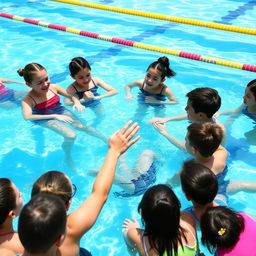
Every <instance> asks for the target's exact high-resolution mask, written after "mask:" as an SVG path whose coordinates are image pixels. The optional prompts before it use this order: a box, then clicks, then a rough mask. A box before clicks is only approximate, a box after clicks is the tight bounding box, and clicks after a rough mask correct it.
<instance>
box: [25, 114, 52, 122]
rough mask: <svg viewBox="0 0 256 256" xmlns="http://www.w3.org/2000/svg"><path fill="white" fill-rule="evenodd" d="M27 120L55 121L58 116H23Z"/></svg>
mask: <svg viewBox="0 0 256 256" xmlns="http://www.w3.org/2000/svg"><path fill="white" fill-rule="evenodd" d="M23 117H24V119H25V120H30V121H32V120H43V119H55V118H56V115H55V114H52V115H33V114H31V115H23Z"/></svg>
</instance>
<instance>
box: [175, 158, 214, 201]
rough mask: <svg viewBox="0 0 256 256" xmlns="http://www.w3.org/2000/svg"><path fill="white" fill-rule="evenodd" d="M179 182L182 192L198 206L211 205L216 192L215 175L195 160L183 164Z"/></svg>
mask: <svg viewBox="0 0 256 256" xmlns="http://www.w3.org/2000/svg"><path fill="white" fill-rule="evenodd" d="M180 181H181V187H182V190H183V192H184V193H185V194H186V195H188V196H189V197H191V199H192V200H193V201H195V202H196V203H198V204H200V205H206V204H208V203H211V202H212V201H213V199H214V198H215V196H216V194H217V191H218V181H217V177H216V176H215V174H214V173H213V172H212V171H211V170H210V169H209V168H208V167H206V166H204V165H202V164H199V163H197V162H196V161H195V160H189V161H186V162H184V163H183V167H182V170H181V172H180Z"/></svg>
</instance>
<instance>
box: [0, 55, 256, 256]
mask: <svg viewBox="0 0 256 256" xmlns="http://www.w3.org/2000/svg"><path fill="white" fill-rule="evenodd" d="M69 69H70V74H71V77H72V78H73V79H74V80H75V81H74V83H72V84H71V85H70V86H68V87H67V89H66V90H65V89H63V88H61V87H60V86H58V85H55V84H51V83H50V80H49V77H48V74H47V71H46V69H45V68H44V67H43V66H41V65H40V64H36V63H31V64H28V65H26V66H25V68H24V69H20V70H19V71H18V73H19V74H20V75H21V76H23V77H24V80H25V83H26V85H27V86H29V87H30V91H28V92H27V94H26V96H25V97H24V98H23V100H22V112H23V116H24V118H25V119H26V120H31V121H33V122H34V123H36V124H39V125H41V126H43V127H45V128H48V129H51V130H53V131H55V132H56V133H58V134H60V135H62V136H63V137H64V142H63V144H62V148H63V150H64V153H65V159H66V162H67V164H68V165H69V167H70V168H71V169H75V164H74V161H73V159H72V153H71V149H72V146H73V144H74V141H75V138H76V133H75V132H74V131H73V130H72V129H71V128H70V127H69V126H70V125H71V126H72V127H74V128H75V129H77V130H80V131H84V132H86V133H88V134H89V135H92V136H94V137H97V138H98V139H101V140H102V141H103V142H104V143H107V139H106V137H105V136H104V135H103V134H101V132H99V131H98V130H97V129H96V128H94V127H90V126H87V125H86V124H84V123H83V122H82V121H81V120H79V118H78V117H76V116H75V114H74V113H73V112H71V111H70V110H68V109H67V108H65V107H64V106H63V105H62V104H61V103H60V97H59V96H58V94H60V95H62V96H64V97H66V99H65V103H66V105H73V109H77V110H78V111H79V112H81V111H83V110H84V109H85V107H89V108H91V109H92V110H93V112H94V113H95V115H96V117H97V118H98V119H99V120H101V119H102V118H103V117H104V108H103V105H102V104H101V102H100V99H101V98H104V97H109V96H112V95H114V94H116V93H117V91H116V90H115V89H114V88H112V87H111V86H110V85H108V84H106V83H105V82H104V81H103V80H101V79H99V78H96V77H93V78H92V77H91V68H90V65H89V63H88V62H87V61H86V60H85V59H83V58H82V57H77V58H74V59H72V61H71V62H70V64H69ZM174 75H175V72H174V71H173V70H171V69H170V64H169V60H168V58H167V57H162V58H159V59H158V60H157V61H155V62H153V63H152V64H150V65H149V67H148V69H147V71H146V76H145V78H144V79H141V80H137V81H135V82H134V83H130V84H128V85H127V86H126V87H125V90H126V97H127V99H130V98H132V95H131V88H133V87H135V86H138V87H139V89H140V92H139V95H138V109H137V111H136V114H135V116H134V119H135V120H136V121H139V120H140V119H139V118H138V117H139V115H138V114H141V113H143V112H145V111H146V110H147V109H148V108H149V107H153V109H154V110H155V115H156V116H157V115H159V117H155V118H153V119H152V120H150V121H149V123H152V124H153V126H154V128H155V129H156V130H157V131H158V132H159V133H160V134H162V135H163V136H164V137H166V138H167V139H168V140H169V141H170V142H171V143H172V144H173V145H175V146H177V147H178V148H179V149H181V150H183V151H185V152H187V153H189V154H191V155H192V156H193V157H194V159H193V160H190V161H187V162H185V163H184V164H183V167H182V168H181V171H180V172H178V173H177V174H175V175H174V176H173V177H170V179H169V180H168V181H167V182H166V183H167V184H160V185H153V184H154V183H155V181H156V177H155V176H156V172H157V168H158V164H157V157H156V155H155V153H154V152H152V151H150V150H145V151H143V153H142V154H141V156H140V157H139V158H138V160H137V162H136V164H135V166H134V168H133V169H132V170H129V168H128V167H127V166H126V164H125V160H124V156H122V157H120V155H121V154H122V153H124V152H125V151H126V150H127V149H128V148H129V147H130V146H131V145H132V144H133V143H135V142H136V141H137V140H138V139H139V137H137V138H136V139H133V137H134V135H135V133H136V132H137V131H138V129H139V127H138V124H137V123H135V124H133V125H131V122H128V123H127V124H126V125H125V126H124V127H123V128H122V129H121V130H119V131H117V132H115V133H114V134H113V135H112V136H111V138H110V139H109V141H108V145H109V151H108V153H107V156H106V159H105V162H104V164H103V166H102V168H101V169H100V170H95V171H91V174H93V175H97V177H96V180H95V182H94V186H93V190H92V193H91V195H90V196H89V197H88V198H87V199H86V200H85V201H84V202H83V203H82V204H81V206H80V207H79V208H78V209H76V210H75V211H73V212H72V213H71V214H69V215H68V216H66V214H65V213H64V214H63V212H64V210H65V211H66V210H68V209H69V206H70V202H71V198H72V196H73V195H74V193H75V190H76V188H75V186H73V185H72V183H71V181H70V179H69V178H68V177H67V176H66V175H65V174H64V173H61V172H58V171H50V172H47V173H45V174H43V175H42V176H41V177H40V178H39V179H38V180H37V181H36V182H35V183H34V185H33V188H32V193H31V196H32V199H31V201H30V202H29V203H28V204H27V205H26V206H25V207H23V210H22V213H21V215H20V217H19V225H18V231H19V238H18V236H17V233H15V232H14V230H13V226H12V220H13V218H14V217H16V216H18V214H19V211H20V208H21V197H20V193H19V191H18V189H17V188H16V186H15V185H14V184H13V183H12V182H11V181H10V180H8V179H4V178H3V179H0V182H1V183H2V184H3V185H1V186H0V189H1V190H2V192H1V191H0V200H6V201H4V202H7V201H10V202H11V200H10V199H9V197H10V196H12V204H9V203H8V204H7V203H3V204H0V205H1V207H2V208H3V209H2V210H1V209H0V212H2V213H3V214H2V217H1V219H0V251H1V250H6V251H7V252H8V254H6V255H15V254H22V255H23V256H28V255H39V254H40V255H45V256H46V255H54V256H56V255H62V256H65V255H67V256H68V255H70V256H77V255H90V254H89V252H87V251H86V250H85V249H82V248H80V246H79V242H80V239H81V237H82V236H83V235H84V234H85V233H86V232H87V231H88V230H89V229H90V228H91V227H92V226H93V224H94V223H95V221H96V219H97V217H98V215H99V213H100V211H101V208H102V206H103V205H104V203H105V201H106V199H107V196H108V194H109V191H110V188H111V185H112V183H113V182H115V183H116V184H118V185H119V186H120V187H122V189H123V191H121V192H117V193H116V195H117V196H120V197H129V196H134V195H142V194H143V197H142V200H141V202H140V203H139V206H138V211H139V213H140V214H141V218H142V223H143V225H144V229H141V228H140V227H139V223H138V222H137V221H136V220H135V219H133V220H129V219H126V220H125V222H124V224H123V227H124V239H125V242H126V244H127V248H128V251H129V253H130V254H131V255H136V253H139V255H141V256H144V255H146V256H147V255H149V256H153V255H160V256H162V255H167V256H169V255H197V254H198V253H199V251H200V249H199V242H198V238H197V234H196V226H197V225H198V226H199V225H200V227H201V231H202V242H203V244H205V245H206V246H207V247H208V249H209V250H210V252H213V250H215V248H216V249H217V250H216V252H217V255H219V256H221V255H241V256H242V255H254V252H255V249H256V245H255V243H254V242H253V237H254V236H253V235H254V234H255V232H256V221H255V220H254V219H253V218H252V217H251V216H248V215H247V214H245V213H241V212H239V213H236V212H234V211H233V210H232V209H230V208H228V207H227V193H234V192H237V191H240V190H243V191H248V192H254V191H256V182H246V181H230V180H227V179H226V174H227V171H228V168H227V166H226V160H227V156H228V152H227V150H226V149H225V148H224V147H223V145H225V140H226V136H225V134H226V131H225V127H224V126H223V125H222V124H221V123H220V122H219V121H217V120H216V119H215V118H214V115H215V116H216V113H217V111H218V110H219V108H220V106H221V98H220V96H219V95H218V92H217V91H216V90H214V89H212V88H207V87H203V88H196V89H194V90H192V91H190V92H189V93H188V94H187V95H186V96H187V97H188V101H187V106H186V108H185V109H186V112H187V114H184V115H180V116H175V117H170V118H166V117H163V116H165V112H164V110H165V105H166V104H177V103H178V102H177V100H176V98H175V96H174V95H173V93H172V92H171V90H170V89H169V88H168V87H167V86H166V85H165V84H164V81H165V78H166V77H172V76H174ZM6 81H10V80H6V79H5V80H4V79H2V80H1V82H2V83H4V82H6ZM10 82H13V81H10ZM14 82H15V81H14ZM2 83H1V84H0V86H1V87H0V98H1V97H2V96H4V97H5V98H4V99H3V100H2V101H1V102H0V103H1V104H2V103H8V101H10V102H14V100H13V99H15V102H16V100H17V99H16V96H15V92H14V91H12V90H10V89H8V88H6V87H5V86H4V85H3V84H2ZM98 87H102V88H103V89H105V91H106V93H105V94H102V95H100V94H99V93H98V92H97V89H98ZM8 90H10V92H8ZM6 95H7V96H6ZM8 95H10V96H8ZM240 112H241V113H244V114H246V115H247V116H249V117H250V118H252V119H254V121H255V116H256V80H253V81H251V82H250V83H249V84H248V85H247V88H246V91H245V96H244V102H243V105H242V106H241V107H240V108H239V109H238V110H236V111H232V112H231V113H233V114H236V113H240ZM225 113H227V112H224V113H222V114H225ZM182 119H188V120H189V122H190V123H191V124H190V125H189V126H188V128H187V134H186V138H185V141H186V142H185V143H183V142H181V141H179V140H178V139H177V138H175V137H174V136H173V135H172V134H170V133H169V132H168V131H167V128H166V124H165V123H166V122H168V121H171V120H182ZM130 125H131V126H130ZM129 126H130V128H129ZM119 158H120V165H119V167H120V169H123V171H124V172H125V173H129V174H130V176H131V177H130V178H129V179H127V178H124V177H122V176H121V175H118V174H115V169H116V165H117V162H118V159H119ZM168 184H171V185H172V186H174V185H177V184H181V187H182V190H183V192H184V194H185V196H186V198H187V199H188V200H189V201H191V202H192V204H193V206H192V207H189V208H187V209H185V210H183V211H181V210H180V207H181V205H180V202H179V199H178V198H177V196H176V195H175V193H174V192H173V190H172V189H171V187H170V186H169V185H168ZM152 185H153V186H152ZM5 187H6V189H5ZM7 188H8V190H7ZM6 191H9V192H8V193H7V192H6ZM10 191H11V192H10ZM5 193H6V194H5ZM49 194H50V196H49ZM6 198H8V199H6ZM58 198H60V199H61V200H59V199H58ZM63 203H64V204H63ZM49 205H55V206H56V207H54V206H52V207H49ZM61 209H62V210H61ZM0 216H1V215H0ZM58 216H60V217H58ZM57 218H60V219H61V220H62V221H59V222H58V223H57V222H56V221H55V223H54V220H56V219H57ZM222 220H223V221H222ZM24 223H31V225H25V224H24ZM50 223H54V224H50ZM35 227H37V228H35ZM46 233H47V239H46V236H45V234H46ZM50 234H52V235H50ZM48 238H49V239H48ZM7 241H8V242H7ZM20 242H21V243H20ZM23 248H25V250H24V249H23ZM247 248H250V250H249V251H247Z"/></svg>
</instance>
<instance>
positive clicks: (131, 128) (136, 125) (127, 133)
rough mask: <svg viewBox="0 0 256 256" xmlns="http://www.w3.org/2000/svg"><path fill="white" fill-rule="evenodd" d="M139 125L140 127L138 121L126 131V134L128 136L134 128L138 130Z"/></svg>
mask: <svg viewBox="0 0 256 256" xmlns="http://www.w3.org/2000/svg"><path fill="white" fill-rule="evenodd" d="M137 127H139V125H138V123H137V122H136V123H134V124H133V125H132V126H131V127H130V128H129V129H128V130H127V131H126V133H125V136H126V137H127V138H128V137H129V136H130V134H132V133H133V131H134V130H137Z"/></svg>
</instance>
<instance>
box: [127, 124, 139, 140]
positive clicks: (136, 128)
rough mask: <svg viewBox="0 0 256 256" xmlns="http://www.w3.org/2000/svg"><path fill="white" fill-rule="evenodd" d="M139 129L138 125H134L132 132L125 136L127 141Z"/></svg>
mask: <svg viewBox="0 0 256 256" xmlns="http://www.w3.org/2000/svg"><path fill="white" fill-rule="evenodd" d="M139 129H140V127H139V126H136V127H135V128H134V129H133V130H132V132H131V133H130V134H129V135H128V136H127V139H128V141H129V140H130V139H131V138H133V137H134V135H135V134H136V133H137V132H138V130H139Z"/></svg>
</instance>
